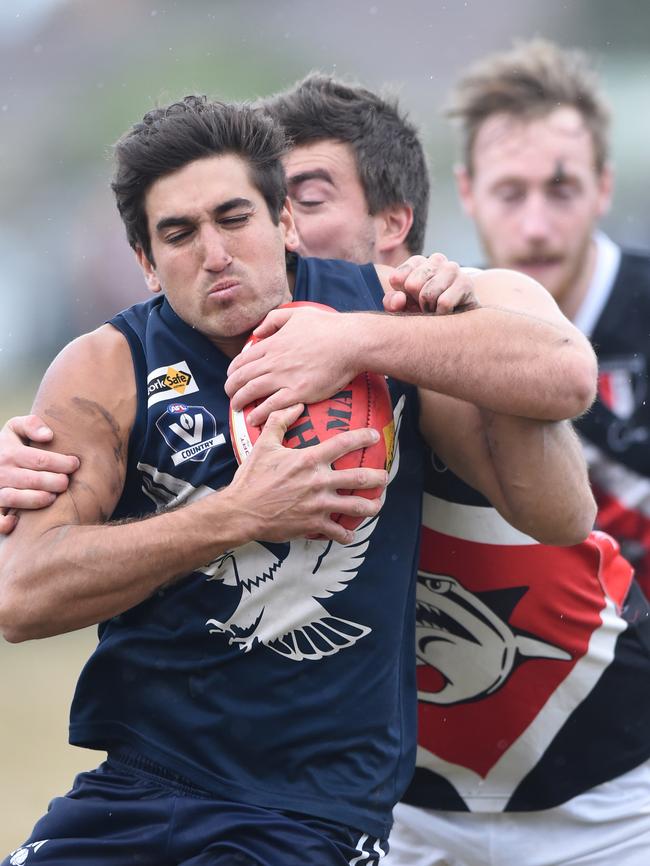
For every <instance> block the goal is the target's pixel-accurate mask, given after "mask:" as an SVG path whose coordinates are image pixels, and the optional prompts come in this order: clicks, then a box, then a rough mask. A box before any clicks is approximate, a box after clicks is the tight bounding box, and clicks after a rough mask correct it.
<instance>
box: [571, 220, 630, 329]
mask: <svg viewBox="0 0 650 866" xmlns="http://www.w3.org/2000/svg"><path fill="white" fill-rule="evenodd" d="M594 241H595V243H596V267H595V268H594V273H593V276H592V278H591V283H590V284H589V288H588V289H587V294H586V295H585V298H584V300H583V302H582V304H581V305H580V309H579V310H578V312H577V313H576V315H575V317H574V319H573V324H574V325H575V326H576V328H578V329H579V330H580V331H582V333H583V334H585V335H586V336H587V337H591V334H592V332H593V330H594V328H595V327H596V322H597V321H598V319H600V316H601V313H602V312H603V310H604V309H605V304H606V303H607V301H608V300H609V296H610V294H611V292H612V289H613V287H614V280H615V279H616V274H617V273H618V269H619V266H620V264H621V248H620V247H619V246H617V245H616V244H615V243H614V241H613V240H611V239H610V238H608V237H607V235H605V234H603V233H602V232H597V233H596V234H595V235H594Z"/></svg>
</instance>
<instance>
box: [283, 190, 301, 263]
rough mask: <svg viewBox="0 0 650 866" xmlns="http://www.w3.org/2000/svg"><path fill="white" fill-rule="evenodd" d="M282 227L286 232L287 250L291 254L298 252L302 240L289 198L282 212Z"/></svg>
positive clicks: (285, 244)
mask: <svg viewBox="0 0 650 866" xmlns="http://www.w3.org/2000/svg"><path fill="white" fill-rule="evenodd" d="M280 225H281V226H282V228H283V231H284V246H285V249H286V250H287V251H288V252H290V253H293V252H296V250H297V249H298V247H299V246H300V239H299V237H298V230H297V229H296V223H295V222H294V219H293V205H292V204H291V199H290V198H289V196H287V197H286V198H285V200H284V205H283V207H282V210H281V211H280Z"/></svg>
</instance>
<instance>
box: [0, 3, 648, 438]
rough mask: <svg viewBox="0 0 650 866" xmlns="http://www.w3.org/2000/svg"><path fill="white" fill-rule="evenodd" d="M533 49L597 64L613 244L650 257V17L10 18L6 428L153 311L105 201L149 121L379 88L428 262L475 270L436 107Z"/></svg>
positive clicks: (257, 14) (357, 10)
mask: <svg viewBox="0 0 650 866" xmlns="http://www.w3.org/2000/svg"><path fill="white" fill-rule="evenodd" d="M534 35H543V36H548V37H550V38H554V39H556V40H557V41H559V42H560V43H561V44H564V45H576V46H579V47H582V48H585V49H587V50H589V51H590V52H592V54H593V57H594V60H595V63H596V66H597V68H598V69H599V70H600V72H601V76H602V79H603V85H604V88H605V91H606V93H607V95H608V97H609V99H610V102H611V103H612V105H613V108H614V112H615V125H614V135H613V153H614V162H615V165H616V169H617V178H618V191H617V196H616V199H615V207H614V209H613V212H612V214H611V215H610V216H609V217H608V218H607V221H606V227H607V228H608V230H609V231H610V232H611V234H612V235H613V236H614V237H615V238H616V239H617V240H620V241H622V242H625V243H629V244H633V245H636V246H646V247H647V246H650V209H649V208H648V204H647V203H648V194H649V191H650V190H649V184H648V178H649V175H650V169H649V160H648V156H647V144H646V142H647V141H648V140H650V111H649V110H648V108H649V103H650V51H649V48H650V3H645V2H637V0H619V2H617V3H616V4H612V3H609V2H608V0H567V2H558V0H491V2H486V0H465V2H463V0H453V2H452V0H449V2H440V0H402V2H400V3H396V2H383V0H374V2H373V0H370V2H363V0H362V2H350V0H328V2H317V0H292V2H289V0H273V2H269V0H233V2H229V0H221V2H215V0H178V2H176V0H160V2H157V0H2V3H0V73H1V74H0V189H1V190H2V205H3V206H2V208H0V258H1V261H2V268H1V269H0V317H1V318H0V360H1V361H2V362H3V366H4V370H5V375H4V376H3V377H2V378H1V379H0V421H3V420H4V419H5V418H6V417H8V416H9V415H10V414H12V413H13V412H16V411H26V410H27V408H28V406H29V405H30V402H31V392H32V391H33V388H34V383H35V382H37V381H38V379H40V376H41V374H42V371H43V369H44V367H45V365H46V363H47V361H48V360H49V359H50V358H51V357H52V356H53V355H54V353H55V352H56V351H57V350H58V348H60V347H61V346H62V345H63V344H64V343H65V342H67V341H68V340H69V339H70V338H71V337H73V336H75V335H76V334H78V333H80V332H82V331H85V330H88V329H90V328H93V327H95V326H96V325H97V324H99V323H101V322H102V321H104V320H105V319H106V317H108V316H110V315H111V314H112V313H113V312H115V311H117V310H118V309H121V308H122V307H123V306H126V305H127V304H129V303H131V302H133V301H134V300H139V299H141V298H143V297H144V296H145V290H144V285H143V283H142V280H141V278H140V276H139V272H138V271H137V269H136V267H135V264H134V262H133V259H132V254H131V251H130V249H129V247H128V245H127V244H126V242H125V240H124V236H123V231H122V227H121V224H120V222H119V219H118V217H117V215H116V212H115V208H114V205H113V201H112V198H111V194H110V191H109V189H108V182H109V177H110V159H109V153H110V145H111V143H112V142H113V141H115V139H116V138H117V137H118V136H119V135H120V134H121V133H122V132H123V131H124V130H125V129H126V128H127V127H128V126H129V125H130V124H131V123H133V122H134V121H136V120H138V119H139V118H140V117H141V116H142V114H143V113H144V111H146V110H147V109H148V108H149V107H151V106H152V105H153V104H155V103H165V102H167V101H169V100H170V99H173V98H176V97H179V96H182V95H184V94H185V93H188V92H195V91H200V92H205V93H208V94H209V95H212V96H221V97H224V98H236V99H242V98H254V97H256V96H260V95H266V94H268V93H271V92H273V91H275V90H278V89H281V88H283V87H285V86H288V85H290V84H291V83H293V82H294V81H295V80H297V79H298V78H300V77H302V76H303V75H304V74H306V73H307V72H308V71H310V70H311V69H313V68H321V69H323V70H325V71H328V72H334V73H336V74H338V75H342V76H347V77H350V78H352V79H357V80H361V81H362V82H363V83H365V84H366V85H368V86H369V87H372V88H375V89H379V88H381V87H382V86H383V85H388V86H389V88H390V90H391V91H392V92H396V93H398V94H399V96H400V100H401V102H402V104H403V105H404V106H405V107H406V108H407V109H408V111H409V113H410V116H411V118H412V119H413V120H414V121H415V122H416V123H417V125H418V126H419V127H420V129H421V131H422V136H423V140H424V142H425V145H426V148H427V152H428V155H429V161H430V166H431V172H432V175H433V182H434V186H433V196H432V203H431V213H430V220H429V231H428V235H427V244H426V246H427V249H428V250H429V251H433V250H434V249H441V250H442V251H444V252H445V253H447V254H448V255H450V256H451V257H453V258H456V259H459V260H461V261H463V262H476V261H477V260H478V259H479V253H478V248H477V245H476V242H475V239H474V236H473V233H472V229H471V226H470V224H469V223H468V222H467V221H466V220H465V218H464V217H463V216H462V215H461V213H460V209H459V207H458V205H457V203H456V198H455V194H454V190H453V186H452V183H451V167H452V163H453V159H454V153H455V138H454V134H453V130H452V129H451V128H450V127H449V126H448V124H447V122H446V121H445V119H444V118H443V117H442V116H441V106H442V104H443V102H444V100H445V98H446V95H447V93H448V90H449V88H450V87H451V85H452V83H453V81H454V79H455V78H456V77H457V75H458V74H459V73H460V72H461V71H462V70H463V68H464V67H465V66H466V65H467V63H469V62H471V61H472V60H474V59H475V58H477V57H479V56H480V55H482V54H484V53H486V52H488V51H491V50H494V49H501V48H506V47H508V46H510V45H511V43H512V40H513V38H515V37H531V36H534ZM9 370H10V371H11V374H10V375H8V371H9Z"/></svg>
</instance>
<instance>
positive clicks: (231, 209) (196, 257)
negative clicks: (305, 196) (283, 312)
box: [137, 154, 297, 355]
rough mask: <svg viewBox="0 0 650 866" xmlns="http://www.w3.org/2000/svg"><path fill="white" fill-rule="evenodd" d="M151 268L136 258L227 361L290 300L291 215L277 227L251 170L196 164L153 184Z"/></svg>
mask: <svg viewBox="0 0 650 866" xmlns="http://www.w3.org/2000/svg"><path fill="white" fill-rule="evenodd" d="M145 209H146V214H147V223H148V228H149V233H150V237H151V251H152V259H153V262H150V261H149V260H148V259H147V258H146V256H145V255H144V253H143V252H142V250H138V251H137V256H138V261H139V263H140V266H141V267H142V269H143V271H144V274H145V279H146V281H147V284H148V286H149V289H150V290H151V291H153V292H158V291H161V290H162V291H164V292H165V294H166V296H167V299H168V300H169V303H170V304H171V306H172V307H173V309H174V310H175V312H176V313H177V314H178V315H179V316H180V318H182V319H183V320H184V321H185V322H187V323H188V324H189V325H191V326H192V327H194V328H196V329H197V330H199V331H201V332H202V333H203V334H205V335H206V336H207V337H208V338H209V339H211V340H212V341H213V342H214V343H215V344H216V345H218V346H219V347H220V348H222V349H223V350H224V351H225V352H226V353H227V354H229V355H234V354H236V353H237V352H238V351H239V350H240V348H241V346H242V345H243V342H244V341H245V339H246V337H247V336H248V334H249V333H250V331H251V330H252V329H253V328H254V327H255V326H256V325H257V324H258V323H259V322H260V321H261V320H262V319H263V318H264V316H265V315H266V314H267V313H268V312H269V310H272V309H274V308H275V307H277V306H278V305H279V304H281V303H285V302H287V301H289V300H290V299H291V293H290V290H289V284H288V281H287V272H286V264H285V251H286V250H287V249H295V247H296V245H297V237H296V232H295V227H294V224H293V218H292V215H291V210H290V207H284V208H283V210H282V211H281V214H280V220H279V224H278V225H275V224H274V223H273V220H272V219H271V215H270V213H269V210H268V208H267V206H266V202H265V200H264V198H263V196H262V194H261V193H260V192H259V190H258V189H257V188H256V187H255V186H254V184H253V183H252V181H251V179H250V177H249V171H248V166H247V164H246V162H245V161H244V160H243V159H242V158H241V157H239V156H236V155H234V154H225V155H221V156H210V157H206V158H204V159H199V160H195V161H194V162H190V163H188V164H187V165H185V166H184V167H183V168H180V169H178V170H177V171H175V172H172V173H171V174H168V175H165V176H163V177H161V178H159V179H158V180H157V181H155V182H154V183H153V184H152V186H151V187H150V188H149V190H148V191H147V194H146V197H145Z"/></svg>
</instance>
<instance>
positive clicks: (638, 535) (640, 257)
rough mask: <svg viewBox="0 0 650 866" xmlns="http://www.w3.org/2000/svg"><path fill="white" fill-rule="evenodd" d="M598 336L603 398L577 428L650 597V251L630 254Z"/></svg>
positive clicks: (603, 501) (613, 523)
mask: <svg viewBox="0 0 650 866" xmlns="http://www.w3.org/2000/svg"><path fill="white" fill-rule="evenodd" d="M591 339H592V342H593V344H594V348H595V350H596V354H597V355H598V367H599V375H598V397H597V399H596V402H595V403H594V405H593V407H592V408H591V410H590V411H589V412H587V413H586V414H585V415H583V416H582V417H581V418H580V419H578V421H577V424H576V426H577V428H578V431H579V432H580V434H581V436H582V437H583V440H584V441H585V454H586V456H587V460H588V463H589V471H590V477H591V481H592V485H593V487H594V493H595V496H596V501H597V502H598V523H597V525H598V527H599V528H600V529H603V530H605V531H606V532H609V533H610V535H613V536H614V537H615V538H616V539H617V540H618V541H619V543H620V544H621V548H622V550H623V553H624V554H625V555H626V556H627V557H628V559H629V560H630V561H631V562H632V564H633V565H634V567H635V569H636V574H637V579H638V580H639V583H640V584H641V586H642V587H643V589H644V590H645V592H646V594H647V595H648V596H649V597H650V393H648V369H649V367H650V256H648V255H647V254H646V255H644V254H640V253H630V252H623V254H622V256H621V260H620V265H619V268H618V272H617V273H616V277H615V279H614V282H613V285H612V286H611V289H610V292H609V297H608V299H607V302H606V304H605V306H604V308H603V310H602V313H601V314H600V316H599V318H598V321H597V323H596V325H595V327H594V329H593V332H592V334H591Z"/></svg>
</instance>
